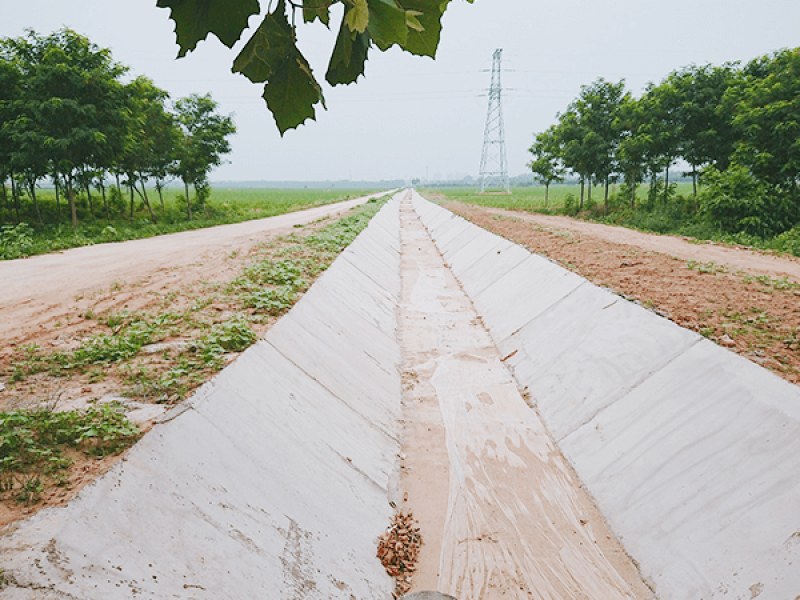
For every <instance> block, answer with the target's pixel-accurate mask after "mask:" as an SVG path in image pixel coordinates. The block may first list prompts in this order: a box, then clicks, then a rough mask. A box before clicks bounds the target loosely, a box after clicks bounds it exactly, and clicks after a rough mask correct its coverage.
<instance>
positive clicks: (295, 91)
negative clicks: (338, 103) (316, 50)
mask: <svg viewBox="0 0 800 600" xmlns="http://www.w3.org/2000/svg"><path fill="white" fill-rule="evenodd" d="M293 50H294V51H293V52H292V53H291V54H290V56H289V58H288V59H287V60H285V61H282V62H281V63H279V64H278V65H277V68H276V70H275V73H274V74H273V75H272V76H271V77H270V79H269V81H268V82H267V85H265V86H264V95H263V98H264V100H266V101H267V107H268V108H269V110H270V111H271V112H272V116H273V117H275V124H276V125H277V126H278V130H279V131H280V132H281V136H283V134H284V133H285V132H286V130H287V129H294V128H295V127H297V126H298V125H301V124H302V123H303V122H305V120H306V119H314V118H315V116H316V112H315V111H314V105H315V104H316V103H317V102H322V106H323V108H324V107H325V98H324V97H323V96H322V89H321V88H320V86H319V83H317V80H316V79H314V75H313V74H312V73H311V67H310V66H309V64H308V61H306V59H305V57H303V55H302V54H300V51H299V50H297V47H296V46H293Z"/></svg>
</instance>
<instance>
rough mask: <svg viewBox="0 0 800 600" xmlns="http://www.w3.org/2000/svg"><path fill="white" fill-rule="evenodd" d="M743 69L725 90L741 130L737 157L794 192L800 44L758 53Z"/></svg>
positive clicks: (799, 149) (799, 138)
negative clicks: (794, 46) (776, 50)
mask: <svg viewBox="0 0 800 600" xmlns="http://www.w3.org/2000/svg"><path fill="white" fill-rule="evenodd" d="M744 75H745V76H744V77H743V78H741V79H740V80H739V81H738V82H737V83H736V84H735V85H733V86H731V88H730V90H728V93H726V95H725V104H726V105H727V107H728V110H729V111H730V112H731V114H732V115H733V117H732V119H733V125H734V127H736V129H737V131H738V133H739V136H740V140H739V143H738V146H737V148H736V151H735V158H736V160H737V161H738V162H739V163H741V164H743V165H746V166H747V167H748V168H749V169H750V170H751V171H752V173H753V175H755V176H756V177H758V178H759V179H762V180H764V181H766V182H768V183H769V184H771V185H773V186H776V187H778V188H781V189H782V190H784V191H786V192H788V193H790V194H791V195H792V197H793V198H794V197H796V195H797V183H798V178H800V50H798V49H795V50H780V51H778V52H776V53H775V54H773V55H771V56H764V57H762V58H759V59H756V60H755V61H753V62H752V63H751V64H749V65H747V67H746V68H745V70H744Z"/></svg>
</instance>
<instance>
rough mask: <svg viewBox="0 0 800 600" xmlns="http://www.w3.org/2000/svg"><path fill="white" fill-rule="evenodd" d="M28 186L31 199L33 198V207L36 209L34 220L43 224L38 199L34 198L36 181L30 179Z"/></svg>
mask: <svg viewBox="0 0 800 600" xmlns="http://www.w3.org/2000/svg"><path fill="white" fill-rule="evenodd" d="M28 187H29V188H30V190H31V200H33V209H34V210H35V211H36V220H37V221H39V225H44V223H43V222H42V211H40V210H39V201H38V200H37V199H36V181H31V182H30V183H29V184H28Z"/></svg>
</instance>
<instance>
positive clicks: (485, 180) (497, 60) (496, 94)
mask: <svg viewBox="0 0 800 600" xmlns="http://www.w3.org/2000/svg"><path fill="white" fill-rule="evenodd" d="M502 54H503V50H502V49H500V48H498V49H497V50H495V51H494V54H493V55H492V58H493V60H492V86H491V87H490V88H489V108H488V110H487V112H486V129H484V132H483V152H482V153H481V174H480V179H479V182H480V191H481V193H483V192H485V191H486V190H487V189H497V188H501V189H503V190H505V192H506V193H507V194H510V193H511V190H510V189H509V187H508V167H507V166H506V140H505V133H504V130H503V86H502V85H501V84H500V66H501V56H502Z"/></svg>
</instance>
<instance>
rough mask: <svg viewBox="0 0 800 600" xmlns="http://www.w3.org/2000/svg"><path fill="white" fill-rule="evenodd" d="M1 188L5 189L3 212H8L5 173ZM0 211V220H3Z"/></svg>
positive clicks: (0, 181) (0, 184) (0, 183)
mask: <svg viewBox="0 0 800 600" xmlns="http://www.w3.org/2000/svg"><path fill="white" fill-rule="evenodd" d="M0 188H2V190H3V213H5V212H8V191H7V190H6V177H5V175H3V177H2V180H0ZM3 213H0V222H2V220H3V219H2V214H3Z"/></svg>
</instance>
